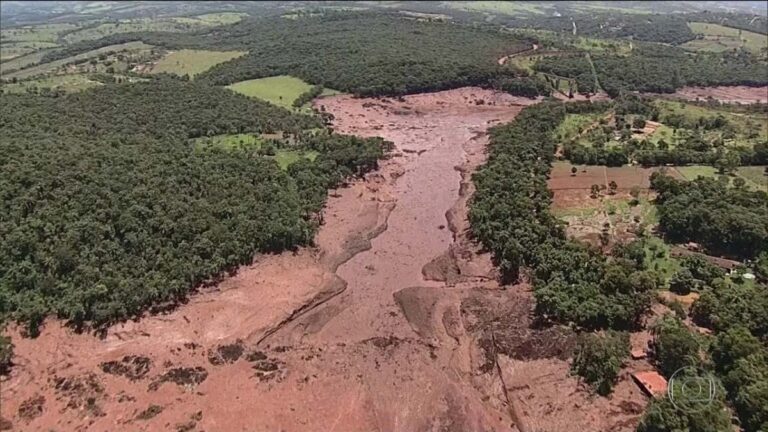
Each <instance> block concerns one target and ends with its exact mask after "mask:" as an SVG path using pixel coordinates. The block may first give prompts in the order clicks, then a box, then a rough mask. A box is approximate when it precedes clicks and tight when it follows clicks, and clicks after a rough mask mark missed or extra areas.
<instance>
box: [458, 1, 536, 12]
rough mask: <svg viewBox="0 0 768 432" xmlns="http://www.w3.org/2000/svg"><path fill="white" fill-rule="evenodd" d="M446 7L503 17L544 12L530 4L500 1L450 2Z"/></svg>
mask: <svg viewBox="0 0 768 432" xmlns="http://www.w3.org/2000/svg"><path fill="white" fill-rule="evenodd" d="M445 4H446V6H448V7H451V8H453V9H462V10H468V11H474V12H487V13H493V14H503V15H519V14H535V15H543V14H545V13H546V10H545V9H543V8H541V7H539V6H538V5H536V4H532V3H521V2H500V1H452V2H446V3H445Z"/></svg>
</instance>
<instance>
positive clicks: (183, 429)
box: [175, 411, 203, 432]
mask: <svg viewBox="0 0 768 432" xmlns="http://www.w3.org/2000/svg"><path fill="white" fill-rule="evenodd" d="M202 419H203V412H202V411H198V412H196V413H194V414H192V415H191V416H189V421H186V422H184V423H176V426H175V429H176V432H190V431H192V430H194V429H195V427H197V422H199V421H200V420H202Z"/></svg>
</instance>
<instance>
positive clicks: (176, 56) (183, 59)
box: [150, 50, 245, 77]
mask: <svg viewBox="0 0 768 432" xmlns="http://www.w3.org/2000/svg"><path fill="white" fill-rule="evenodd" d="M244 54H245V52H244V51H204V50H180V51H173V52H169V53H168V54H166V55H164V56H163V57H162V58H161V59H160V60H158V62H157V63H156V64H155V65H154V66H153V67H152V69H151V71H150V72H151V73H162V72H168V73H173V74H176V75H189V76H190V77H194V76H195V75H197V74H199V73H201V72H205V71H207V70H208V69H210V68H212V67H213V66H215V65H217V64H219V63H223V62H225V61H229V60H232V59H234V58H237V57H240V56H242V55H244Z"/></svg>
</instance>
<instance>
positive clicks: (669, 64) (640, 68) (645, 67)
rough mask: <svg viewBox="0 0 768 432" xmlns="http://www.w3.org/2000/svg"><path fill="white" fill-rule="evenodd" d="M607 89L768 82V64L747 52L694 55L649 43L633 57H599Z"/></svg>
mask: <svg viewBox="0 0 768 432" xmlns="http://www.w3.org/2000/svg"><path fill="white" fill-rule="evenodd" d="M594 65H595V68H596V70H597V74H598V79H599V81H600V85H601V86H602V87H603V89H604V90H605V91H606V92H607V93H608V94H609V95H611V96H613V97H615V96H616V95H618V94H619V92H620V91H621V90H636V91H642V92H657V93H673V92H674V91H675V90H677V89H679V88H681V87H683V86H717V85H746V86H761V85H766V84H768V64H766V63H765V62H763V61H759V60H758V59H757V58H755V57H754V56H752V55H750V54H749V53H747V52H744V51H740V52H735V53H733V52H725V53H697V54H690V53H687V52H685V51H683V50H681V49H678V48H672V47H662V46H653V45H648V46H644V47H641V48H638V49H636V50H634V51H633V52H632V55H630V56H626V57H623V56H595V57H594Z"/></svg>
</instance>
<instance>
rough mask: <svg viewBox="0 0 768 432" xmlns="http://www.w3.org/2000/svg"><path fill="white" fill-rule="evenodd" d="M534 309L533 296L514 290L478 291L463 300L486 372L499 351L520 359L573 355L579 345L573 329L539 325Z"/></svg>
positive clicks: (467, 322)
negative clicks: (533, 316) (575, 346)
mask: <svg viewBox="0 0 768 432" xmlns="http://www.w3.org/2000/svg"><path fill="white" fill-rule="evenodd" d="M532 311H533V299H532V298H531V297H530V295H527V294H521V293H513V292H510V291H507V292H493V293H491V292H484V293H477V294H475V295H473V296H471V297H469V298H467V299H465V300H464V301H463V302H462V303H461V314H462V318H463V320H464V327H465V328H466V329H467V331H469V332H470V333H474V334H476V337H477V343H478V345H479V347H480V349H481V350H482V351H483V352H484V354H485V361H484V363H483V364H482V365H481V366H480V370H481V371H482V372H484V373H485V372H489V371H491V370H492V368H493V364H492V362H493V361H494V360H493V358H494V356H495V354H496V353H501V354H505V355H507V356H509V357H511V358H513V359H518V360H536V359H544V358H558V359H561V360H564V359H567V358H568V357H570V355H571V352H572V351H573V347H574V345H575V336H574V334H573V332H572V331H571V330H569V329H567V328H564V327H559V326H552V327H545V328H537V327H536V326H535V325H534V322H533V320H532V319H531V314H532ZM492 338H493V339H495V344H494V343H493V342H492Z"/></svg>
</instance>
